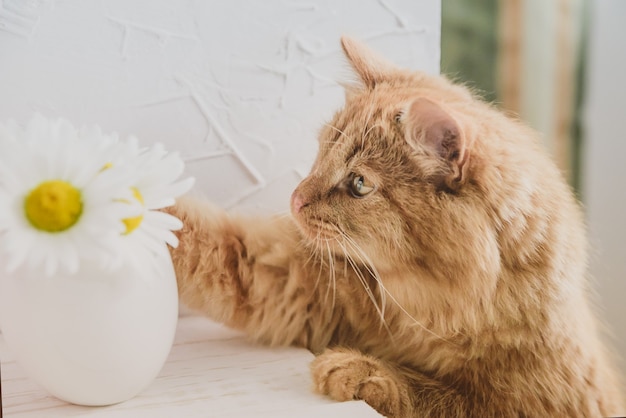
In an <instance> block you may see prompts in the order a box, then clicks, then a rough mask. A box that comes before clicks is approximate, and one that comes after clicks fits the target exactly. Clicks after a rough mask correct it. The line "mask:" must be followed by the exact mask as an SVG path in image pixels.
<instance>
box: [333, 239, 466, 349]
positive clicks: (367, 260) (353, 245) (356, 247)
mask: <svg viewBox="0 0 626 418" xmlns="http://www.w3.org/2000/svg"><path fill="white" fill-rule="evenodd" d="M342 235H343V237H344V238H345V239H346V243H348V244H350V247H351V248H352V249H354V250H355V252H356V256H357V257H358V258H359V259H360V260H361V262H362V263H363V265H364V267H365V268H366V269H367V271H368V272H369V273H370V274H371V275H372V277H373V278H374V279H375V280H376V281H377V282H378V285H379V286H380V289H381V291H382V294H381V302H382V301H383V296H382V295H388V296H389V298H391V301H392V302H393V303H394V304H395V305H396V306H397V307H398V308H399V309H400V311H402V313H404V314H405V315H406V316H407V317H409V319H411V320H412V321H413V322H414V323H415V324H416V325H418V326H419V327H421V328H422V329H423V330H424V331H426V332H428V333H429V334H431V335H432V336H434V337H437V338H439V339H441V340H442V341H445V342H447V343H450V344H455V345H457V344H456V343H455V342H453V341H450V340H448V339H447V338H445V337H442V336H441V335H439V334H437V333H436V332H434V331H432V330H431V329H429V328H428V327H426V326H425V325H424V324H422V323H421V322H420V321H418V320H417V319H415V318H414V317H413V316H412V315H411V314H410V313H409V312H408V311H407V310H406V309H405V308H404V307H403V306H402V305H401V304H400V302H398V300H397V299H396V298H395V297H394V296H393V295H392V294H391V293H390V292H389V291H388V290H387V289H386V288H385V286H384V284H383V282H382V279H381V277H380V274H379V273H378V271H377V270H376V267H375V266H374V264H373V262H372V260H371V259H370V257H369V256H368V255H367V254H366V253H365V251H363V249H362V248H361V247H360V246H359V245H358V244H357V243H356V242H355V241H354V240H353V239H352V238H350V237H349V236H348V235H347V234H345V233H342ZM368 265H369V266H370V267H368ZM383 303H384V302H383Z"/></svg>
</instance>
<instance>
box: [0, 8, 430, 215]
mask: <svg viewBox="0 0 626 418" xmlns="http://www.w3.org/2000/svg"><path fill="white" fill-rule="evenodd" d="M0 5H1V6H2V8H1V9H0V63H1V65H0V92H1V94H0V119H6V118H14V119H17V120H18V122H23V121H26V120H27V119H28V118H29V117H30V115H31V114H32V112H33V111H39V112H41V113H44V114H45V115H48V116H63V117H66V118H68V119H70V121H72V122H73V123H74V124H76V125H80V124H83V123H89V124H92V123H98V124H100V125H101V126H102V128H103V130H104V131H105V132H109V131H117V132H119V133H121V134H122V135H127V134H135V135H137V136H138V137H139V139H140V142H142V143H144V144H147V143H150V142H154V141H158V142H162V143H164V144H166V146H167V148H168V149H170V150H178V151H180V152H181V155H182V156H183V157H184V158H185V159H186V160H187V167H188V172H189V173H190V174H192V175H194V176H195V177H197V183H196V184H197V186H196V189H197V190H199V191H201V192H202V193H204V194H206V195H208V197H209V198H211V199H212V200H213V201H215V202H217V203H219V204H221V205H222V206H225V207H228V208H238V209H256V208H261V209H263V210H265V211H272V212H275V211H285V210H287V209H288V201H289V195H290V193H291V190H292V189H293V188H294V187H295V185H296V184H297V183H298V182H299V180H300V179H301V178H302V177H303V176H304V175H305V174H306V173H308V170H309V168H310V165H311V163H312V161H313V158H314V155H315V152H316V149H317V145H316V141H315V137H316V135H317V132H318V131H319V128H320V126H321V125H322V123H324V121H326V120H327V119H328V118H329V117H330V116H331V115H332V114H333V112H334V111H335V110H337V109H338V108H339V107H340V106H341V104H342V102H343V91H342V89H341V87H339V85H338V84H337V81H346V80H350V79H351V78H352V75H351V73H350V72H349V70H348V65H347V63H346V62H345V60H344V59H343V56H342V54H341V52H340V51H341V49H340V46H339V37H340V35H341V34H343V33H346V34H351V35H353V36H355V37H359V38H361V39H363V40H365V41H367V42H368V43H369V44H370V45H371V46H372V47H374V48H375V49H378V50H379V51H381V52H383V53H384V55H386V56H387V57H388V58H389V59H390V60H392V61H394V62H396V63H398V64H400V65H403V66H407V67H412V68H420V69H423V70H426V71H428V72H431V73H436V72H438V70H439V39H440V37H439V31H440V2H439V1H436V0H421V1H415V0H378V1H375V0H346V1H338V2H333V1H328V0H326V1H322V0H319V1H295V0H294V1H288V0H284V1H279V0H265V1H254V0H229V1H200V0H198V1H191V0H159V1H155V0H143V1H142V0H131V1H129V0H108V1H96V0H66V1H54V0H29V1H22V0H0Z"/></svg>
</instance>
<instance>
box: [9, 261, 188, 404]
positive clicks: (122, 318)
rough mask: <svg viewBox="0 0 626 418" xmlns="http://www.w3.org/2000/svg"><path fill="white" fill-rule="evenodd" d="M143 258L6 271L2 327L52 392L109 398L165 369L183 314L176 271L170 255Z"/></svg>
mask: <svg viewBox="0 0 626 418" xmlns="http://www.w3.org/2000/svg"><path fill="white" fill-rule="evenodd" d="M142 253H143V252H142ZM135 255H136V254H133V257H135ZM143 258H144V259H137V258H136V257H135V258H134V259H133V260H132V261H131V260H126V261H125V262H123V263H122V265H121V266H120V267H119V268H116V269H114V270H108V269H103V268H101V267H100V266H99V265H96V264H95V263H90V262H89V261H81V264H80V268H79V271H78V272H77V273H75V274H71V275H70V274H63V273H57V274H56V275H54V276H52V277H47V276H45V275H44V274H43V268H42V270H41V271H39V272H38V271H35V270H34V269H31V268H28V267H22V268H21V269H19V270H17V271H15V272H14V273H11V274H8V273H5V272H4V271H0V329H1V330H2V333H3V335H4V338H5V340H6V342H7V345H8V346H9V349H11V351H12V352H13V353H14V354H15V357H16V360H17V361H18V363H19V364H20V365H21V366H22V367H23V368H24V369H25V370H26V372H27V374H28V375H29V376H30V377H31V378H32V379H33V380H34V381H36V382H37V383H39V384H40V385H41V386H43V387H44V388H45V389H46V390H48V391H49V392H50V393H51V394H52V395H54V396H56V397H58V398H60V399H63V400H65V401H67V402H71V403H75V404H80V405H110V404H114V403H118V402H122V401H124V400H127V399H130V398H132V397H133V396H135V395H136V394H138V393H139V392H140V391H141V390H143V389H144V388H146V387H147V386H148V385H149V384H150V383H151V382H152V381H153V380H154V378H155V377H156V376H157V374H158V373H159V371H160V370H161V368H162V366H163V364H164V362H165V360H166V358H167V355H168V353H169V351H170V349H171V347H172V343H173V340H174V333H175V330H176V323H177V319H178V292H177V287H176V278H175V274H174V269H173V267H172V262H171V259H170V257H169V256H168V257H163V256H161V257H158V258H155V256H153V255H152V254H148V253H145V254H144V255H143ZM3 265H4V264H3Z"/></svg>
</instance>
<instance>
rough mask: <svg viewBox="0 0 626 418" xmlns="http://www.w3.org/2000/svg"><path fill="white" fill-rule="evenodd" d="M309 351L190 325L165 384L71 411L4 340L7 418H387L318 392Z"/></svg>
mask: <svg viewBox="0 0 626 418" xmlns="http://www.w3.org/2000/svg"><path fill="white" fill-rule="evenodd" d="M312 359H313V355H312V354H311V353H310V352H309V351H307V350H304V349H298V348H292V347H285V348H269V347H263V346H258V345H254V344H252V343H250V342H248V341H247V340H246V338H245V337H244V336H243V335H242V334H240V333H238V332H236V331H233V330H230V329H227V328H226V327H224V326H222V325H219V324H216V323H214V322H211V321H209V320H207V319H205V318H199V317H183V318H181V319H180V321H179V323H178V329H177V332H176V339H175V342H174V347H173V348H172V351H171V352H170V355H169V357H168V360H167V362H166V364H165V366H164V367H163V369H162V370H161V373H160V374H159V376H158V377H157V379H156V380H155V381H154V382H153V383H152V384H151V385H150V386H149V387H148V388H147V389H145V390H144V391H143V392H142V393H140V394H139V395H138V396H136V397H135V398H133V399H130V400H128V401H126V402H123V403H120V404H117V405H113V406H107V407H82V406H76V405H71V404H67V403H65V402H63V401H61V400H58V399H56V398H54V397H52V396H51V395H48V394H47V393H46V392H45V390H44V389H42V388H41V387H39V386H38V385H37V384H36V383H35V382H33V381H32V380H30V379H29V378H28V377H27V376H26V374H25V373H24V371H23V370H22V368H21V367H20V366H19V364H17V363H16V362H15V361H14V359H13V355H12V354H11V352H10V351H9V349H8V347H7V345H6V343H5V341H4V339H3V338H2V335H1V334H0V360H1V367H2V369H1V371H2V404H3V412H4V418H11V417H23V418H35V417H36V418H45V417H76V416H86V417H115V418H117V417H151V418H152V417H156V418H158V417H168V418H169V417H183V418H187V417H302V418H308V417H311V418H312V417H324V418H333V417H341V418H349V417H358V418H361V417H363V418H367V417H380V415H379V414H377V413H376V412H375V411H374V410H373V409H372V408H370V407H369V406H368V405H367V404H365V403H364V402H357V401H354V402H342V403H337V402H333V401H332V400H330V399H327V398H325V397H322V396H319V395H316V394H314V393H313V392H312V391H311V377H310V375H309V370H308V365H309V363H310V362H311V360H312Z"/></svg>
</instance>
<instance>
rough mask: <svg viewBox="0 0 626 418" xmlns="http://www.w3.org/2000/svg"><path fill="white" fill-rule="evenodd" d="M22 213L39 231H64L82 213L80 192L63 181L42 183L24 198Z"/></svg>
mask: <svg viewBox="0 0 626 418" xmlns="http://www.w3.org/2000/svg"><path fill="white" fill-rule="evenodd" d="M24 211H25V213H26V218H27V219H28V221H29V222H30V223H31V225H32V226H34V227H35V228H37V229H39V230H41V231H46V232H61V231H65V230H66V229H68V228H70V227H71V226H72V225H74V224H75V223H76V222H77V221H78V219H79V218H80V215H81V214H82V212H83V202H82V199H81V194H80V190H78V189H77V188H76V187H74V186H72V185H71V184H70V183H68V182H66V181H63V180H49V181H44V182H43V183H41V184H40V185H39V186H37V187H35V188H34V189H33V190H31V192H30V193H29V194H28V196H26V199H25V200H24Z"/></svg>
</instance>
